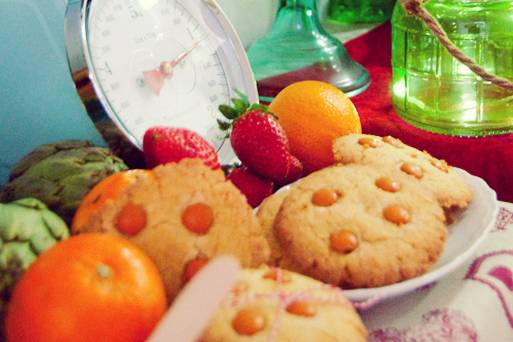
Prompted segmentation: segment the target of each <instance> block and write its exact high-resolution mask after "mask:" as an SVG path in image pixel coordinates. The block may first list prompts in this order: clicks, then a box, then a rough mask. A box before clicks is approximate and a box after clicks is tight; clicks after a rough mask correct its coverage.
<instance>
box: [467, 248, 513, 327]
mask: <svg viewBox="0 0 513 342" xmlns="http://www.w3.org/2000/svg"><path fill="white" fill-rule="evenodd" d="M465 279H467V280H474V281H478V282H480V283H482V284H483V285H486V286H488V287H489V288H490V289H492V290H493V291H494V292H495V294H496V295H497V297H498V299H499V301H500V303H501V305H502V308H503V309H504V315H505V316H506V318H507V320H508V322H509V325H510V326H511V327H512V328H513V250H507V251H497V252H491V253H487V254H484V255H482V256H480V257H479V258H477V259H476V260H475V261H474V262H473V263H472V265H471V266H470V268H469V271H468V273H467V275H466V276H465Z"/></svg>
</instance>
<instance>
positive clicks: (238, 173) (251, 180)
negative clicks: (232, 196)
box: [227, 166, 274, 208]
mask: <svg viewBox="0 0 513 342" xmlns="http://www.w3.org/2000/svg"><path fill="white" fill-rule="evenodd" d="M227 178H228V179H229V180H230V181H231V182H232V183H233V184H234V185H235V186H236V187H237V188H239V190H240V192H242V193H243V194H244V195H245V196H246V198H247V200H248V203H249V205H251V206H252V207H253V208H256V207H258V206H259V205H260V203H262V201H263V200H264V199H266V198H267V197H269V196H271V195H272V193H273V189H274V184H273V182H272V181H271V180H268V179H265V178H262V177H260V176H258V175H256V174H254V173H252V172H251V171H250V170H249V169H248V168H247V167H245V166H243V167H240V168H238V169H235V170H233V171H232V172H231V173H230V174H229V175H228V177H227Z"/></svg>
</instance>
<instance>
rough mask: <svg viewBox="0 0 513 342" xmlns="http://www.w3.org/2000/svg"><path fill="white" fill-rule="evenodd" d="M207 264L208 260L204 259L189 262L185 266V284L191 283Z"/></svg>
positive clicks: (199, 258) (183, 277) (183, 278)
mask: <svg viewBox="0 0 513 342" xmlns="http://www.w3.org/2000/svg"><path fill="white" fill-rule="evenodd" d="M207 263H208V259H207V258H203V257H198V258H196V259H194V260H191V261H189V263H188V264H187V265H185V269H184V271H183V275H182V280H183V282H184V283H187V282H189V281H190V280H191V279H192V278H193V277H194V276H195V275H196V273H198V272H199V271H200V270H201V269H202V268H203V267H205V265H206V264H207Z"/></svg>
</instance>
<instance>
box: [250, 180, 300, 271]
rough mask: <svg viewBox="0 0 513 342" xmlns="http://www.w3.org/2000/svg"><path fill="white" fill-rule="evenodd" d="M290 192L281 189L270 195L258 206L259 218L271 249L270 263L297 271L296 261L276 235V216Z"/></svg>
mask: <svg viewBox="0 0 513 342" xmlns="http://www.w3.org/2000/svg"><path fill="white" fill-rule="evenodd" d="M289 193H290V191H289V190H281V191H279V192H277V193H275V194H274V195H272V196H270V197H268V198H267V199H266V200H265V201H264V202H262V204H261V205H260V207H259V208H258V212H257V218H258V220H259V221H260V226H261V227H262V233H263V234H264V236H265V237H266V239H267V242H268V243H269V247H270V249H271V257H270V258H269V262H268V265H271V266H275V267H280V268H283V269H285V270H290V271H295V270H297V269H298V267H297V265H296V263H295V262H294V260H292V259H291V258H289V257H288V256H287V254H286V253H283V250H282V247H281V246H280V243H279V241H278V240H277V239H276V237H275V235H274V222H275V220H276V216H277V215H278V212H279V211H280V209H281V205H282V204H283V201H284V200H285V198H287V196H288V195H289Z"/></svg>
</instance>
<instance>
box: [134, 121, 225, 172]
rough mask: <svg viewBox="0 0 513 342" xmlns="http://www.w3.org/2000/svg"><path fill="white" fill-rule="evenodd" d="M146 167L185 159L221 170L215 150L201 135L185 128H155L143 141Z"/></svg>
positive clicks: (147, 133)
mask: <svg viewBox="0 0 513 342" xmlns="http://www.w3.org/2000/svg"><path fill="white" fill-rule="evenodd" d="M143 151H144V159H145V161H146V166H147V167H150V168H153V167H155V166H157V165H161V164H167V163H177V162H179V161H180V160H182V159H184V158H198V159H201V160H203V162H204V163H205V165H207V166H208V167H210V168H212V169H214V170H215V169H219V168H220V165H219V158H218V156H217V154H216V151H215V150H214V148H213V147H212V146H211V145H210V144H209V143H208V142H207V141H206V140H205V139H203V138H202V137H201V136H200V135H198V134H197V133H195V132H193V131H190V130H188V129H185V128H174V127H153V128H150V129H149V130H147V131H146V133H145V134H144V140H143Z"/></svg>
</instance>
